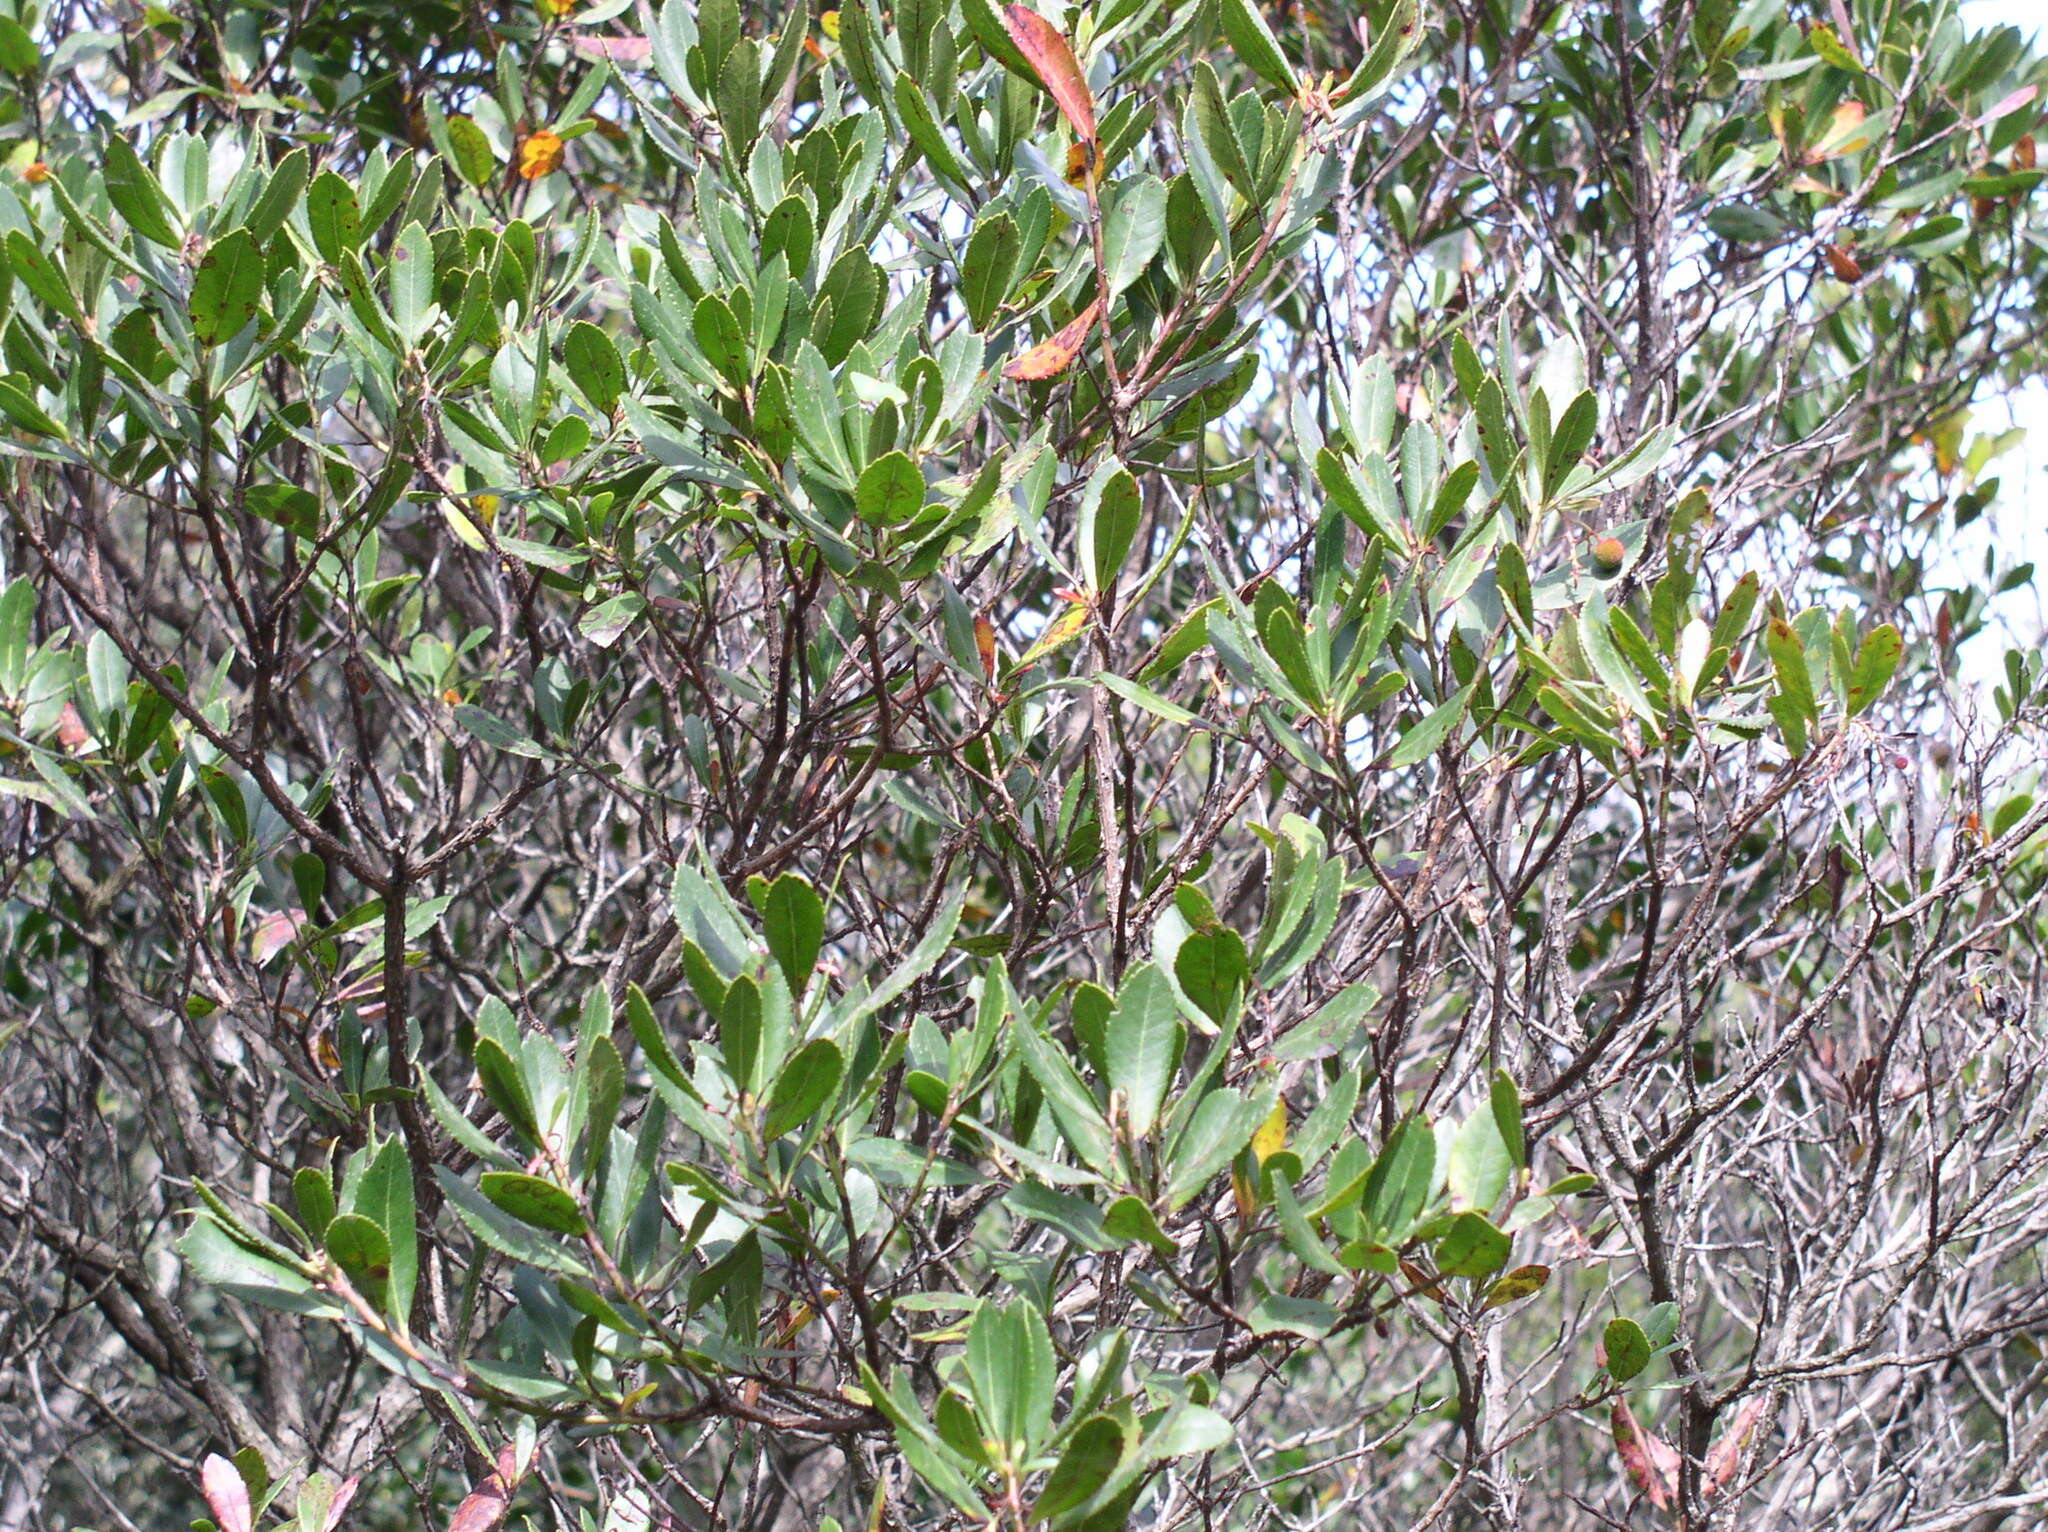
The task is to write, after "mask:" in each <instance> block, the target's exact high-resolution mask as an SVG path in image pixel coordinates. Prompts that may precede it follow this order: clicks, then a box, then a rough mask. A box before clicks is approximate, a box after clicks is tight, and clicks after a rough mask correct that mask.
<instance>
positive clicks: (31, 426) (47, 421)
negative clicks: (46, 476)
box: [0, 378, 70, 441]
mask: <svg viewBox="0 0 2048 1532" xmlns="http://www.w3.org/2000/svg"><path fill="white" fill-rule="evenodd" d="M0 413H4V414H5V415H6V416H7V418H8V419H9V420H11V421H13V422H14V423H15V424H16V425H17V426H19V427H20V428H21V429H22V430H24V431H26V432H28V433H29V434H30V435H31V436H51V437H55V438H56V439H57V440H59V441H65V440H68V439H69V436H70V433H69V432H67V431H66V430H65V429H64V427H63V426H62V425H60V424H58V423H57V422H56V421H55V420H53V419H51V418H50V416H48V415H47V414H45V413H44V412H43V408H42V406H41V405H39V404H37V403H36V402H35V400H33V399H31V398H30V397H29V394H28V390H27V389H25V388H23V387H21V386H20V385H19V384H17V383H16V382H15V381H14V380H13V379H12V378H0Z"/></svg>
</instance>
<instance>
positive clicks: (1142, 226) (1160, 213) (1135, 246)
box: [1102, 176, 1166, 491]
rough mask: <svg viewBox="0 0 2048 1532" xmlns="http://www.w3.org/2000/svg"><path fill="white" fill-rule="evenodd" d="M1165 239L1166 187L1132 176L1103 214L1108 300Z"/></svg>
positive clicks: (1142, 268)
mask: <svg viewBox="0 0 2048 1532" xmlns="http://www.w3.org/2000/svg"><path fill="white" fill-rule="evenodd" d="M1165 238H1166V183H1165V182H1163V181H1161V180H1160V179H1159V178H1158V177H1157V176H1132V177H1130V178H1128V179H1126V180H1124V181H1122V182H1119V183H1118V192H1117V197H1116V200H1115V201H1114V202H1113V203H1111V204H1110V207H1109V211H1108V212H1107V213H1106V214H1104V216H1103V225H1102V262H1103V271H1104V274H1105V275H1106V276H1107V277H1108V279H1109V292H1110V296H1111V297H1115V296H1116V295H1117V294H1118V293H1121V292H1122V291H1123V290H1124V289H1125V288H1127V287H1129V286H1130V285H1131V284H1132V283H1133V282H1135V281H1137V280H1138V278H1139V277H1140V276H1142V275H1144V272H1145V268H1146V267H1147V266H1149V265H1151V264H1152V258H1153V257H1154V256H1155V255H1157V254H1158V253H1159V246H1160V243H1161V242H1162V241H1163V240H1164V239H1165ZM1133 488H1134V491H1135V486H1133Z"/></svg>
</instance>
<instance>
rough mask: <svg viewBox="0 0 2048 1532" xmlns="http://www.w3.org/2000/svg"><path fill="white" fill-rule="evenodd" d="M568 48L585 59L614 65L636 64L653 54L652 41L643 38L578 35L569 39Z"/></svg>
mask: <svg viewBox="0 0 2048 1532" xmlns="http://www.w3.org/2000/svg"><path fill="white" fill-rule="evenodd" d="M569 46H570V47H572V48H574V49H575V50H576V51H577V52H578V53H580V54H582V55H583V56H584V57H585V58H587V59H609V60H610V61H611V62H612V63H614V64H638V63H640V62H642V61H643V60H644V59H646V58H647V56H648V55H649V54H651V53H653V52H654V43H653V41H652V40H651V39H649V38H645V37H591V36H588V35H578V36H575V37H572V38H570V39H569Z"/></svg>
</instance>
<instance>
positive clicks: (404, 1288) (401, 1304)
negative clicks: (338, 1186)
mask: <svg viewBox="0 0 2048 1532" xmlns="http://www.w3.org/2000/svg"><path fill="white" fill-rule="evenodd" d="M349 1203H350V1207H351V1210H352V1211H354V1212H356V1213H360V1214H361V1215H362V1216H363V1217H365V1218H368V1219H369V1220H371V1221H372V1222H373V1223H375V1224H376V1225H377V1227H378V1228H379V1229H380V1230H382V1231H383V1234H384V1242H385V1250H386V1260H387V1265H388V1266H389V1269H390V1278H391V1288H390V1294H391V1303H390V1308H391V1317H392V1318H393V1319H395V1320H396V1321H397V1322H398V1323H399V1325H400V1327H403V1326H404V1325H405V1324H406V1323H407V1317H408V1316H409V1315H410V1314H411V1313H412V1298H413V1290H414V1288H415V1286H416V1284H417V1283H418V1280H419V1270H420V1256H419V1232H418V1230H417V1229H416V1228H415V1227H414V1222H413V1216H414V1215H413V1196H412V1162H411V1161H410V1160H409V1159H408V1158H407V1157H406V1152H405V1143H404V1141H403V1140H401V1139H397V1138H387V1139H386V1140H384V1146H383V1147H382V1148H381V1149H379V1150H378V1151H377V1156H376V1158H375V1159H373V1160H371V1161H370V1165H369V1168H368V1169H367V1170H365V1171H364V1172H363V1175H362V1182H361V1184H360V1185H358V1186H357V1187H356V1188H354V1191H353V1194H352V1195H351V1196H350V1198H349ZM330 1229H331V1226H330ZM328 1248H329V1250H330V1251H332V1249H333V1242H332V1239H331V1237H330V1239H329V1243H328ZM337 1259H338V1257H337Z"/></svg>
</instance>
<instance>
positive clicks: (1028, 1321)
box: [965, 1299, 1058, 1459]
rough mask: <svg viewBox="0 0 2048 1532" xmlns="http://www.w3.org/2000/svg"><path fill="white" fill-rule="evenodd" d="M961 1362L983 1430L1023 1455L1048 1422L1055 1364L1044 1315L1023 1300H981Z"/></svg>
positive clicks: (1036, 1442)
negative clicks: (997, 1303) (1042, 1316)
mask: <svg viewBox="0 0 2048 1532" xmlns="http://www.w3.org/2000/svg"><path fill="white" fill-rule="evenodd" d="M965 1361H966V1366H967V1378H968V1383H969V1386H970V1387H971V1389H972V1391H973V1394H974V1402H975V1405H976V1407H977V1408H978V1409H979V1411H980V1412H981V1421H982V1427H983V1429H984V1430H986V1431H987V1432H988V1433H989V1435H990V1436H992V1437H993V1438H994V1439H995V1440H996V1441H998V1442H999V1443H1002V1444H1003V1445H1004V1446H1005V1447H1006V1448H1007V1447H1010V1446H1012V1445H1014V1446H1015V1447H1017V1448H1018V1449H1020V1451H1019V1452H1018V1457H1019V1458H1020V1459H1021V1458H1022V1457H1025V1456H1028V1455H1029V1454H1030V1453H1031V1452H1032V1451H1033V1450H1034V1449H1035V1448H1036V1447H1037V1446H1038V1445H1039V1443H1041V1442H1042V1441H1043V1440H1044V1439H1045V1435H1046V1432H1047V1430H1048V1429H1049V1428H1050V1426H1051V1424H1052V1404H1053V1384H1054V1380H1055V1377H1056V1375H1057V1370H1058V1369H1057V1362H1056V1360H1055V1358H1054V1356H1053V1350H1052V1337H1051V1336H1049V1335H1048V1334H1047V1333H1046V1329H1045V1320H1044V1319H1043V1318H1041V1317H1040V1315H1039V1312H1038V1310H1037V1309H1036V1308H1034V1307H1032V1305H1031V1304H1030V1303H1028V1302H1026V1301H1024V1300H1023V1299H1017V1300H1015V1301H1012V1302H1010V1303H1007V1304H1003V1305H1001V1306H1000V1307H998V1306H997V1305H995V1304H984V1305H983V1306H982V1307H981V1308H980V1309H979V1310H977V1311H976V1313H975V1316H974V1322H973V1323H972V1324H971V1325H970V1326H969V1327H968V1330H967V1353H966V1357H965Z"/></svg>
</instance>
